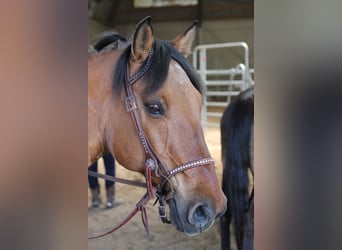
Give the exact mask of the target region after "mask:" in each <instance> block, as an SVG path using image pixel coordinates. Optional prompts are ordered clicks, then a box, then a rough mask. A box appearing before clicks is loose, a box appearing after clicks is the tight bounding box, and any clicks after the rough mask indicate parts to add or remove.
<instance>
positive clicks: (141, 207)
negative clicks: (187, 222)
mask: <svg viewBox="0 0 342 250" xmlns="http://www.w3.org/2000/svg"><path fill="white" fill-rule="evenodd" d="M152 56H153V48H151V50H150V51H149V54H148V57H147V59H146V60H145V62H144V64H143V66H142V67H141V68H140V70H139V71H138V72H137V73H135V74H134V75H133V76H132V77H131V78H130V77H129V65H128V64H127V74H126V77H125V83H124V85H125V91H126V95H127V97H126V100H125V102H126V109H127V112H130V113H131V116H132V120H133V123H134V125H135V128H136V131H137V134H138V136H139V140H140V143H141V145H142V148H143V151H144V159H145V160H144V167H145V170H144V171H145V180H146V183H142V182H136V181H130V180H125V179H121V178H116V177H112V176H108V175H103V174H99V173H96V172H93V171H90V170H88V175H91V176H94V177H99V178H104V179H107V180H111V181H115V182H120V183H124V184H128V185H133V186H138V187H146V193H145V195H144V196H143V197H142V198H141V199H140V201H139V202H138V203H137V204H136V207H135V209H134V210H133V211H132V212H131V213H130V214H129V215H128V216H127V217H126V218H125V219H124V220H123V221H122V222H120V223H118V224H117V225H115V226H113V227H112V228H111V229H110V230H108V231H106V232H103V233H99V234H97V235H91V236H90V235H88V239H95V238H99V237H102V236H105V235H107V234H110V233H112V232H114V231H115V230H117V229H119V228H120V227H122V226H123V225H124V224H126V223H127V222H128V221H129V220H130V219H132V218H133V217H134V216H135V215H136V213H137V212H138V211H141V218H142V222H143V224H144V227H145V230H146V232H147V233H148V234H149V233H150V230H149V224H148V219H147V214H146V208H145V206H146V205H147V203H148V202H149V201H150V200H151V199H153V198H154V197H156V201H155V203H154V205H155V204H156V203H157V201H159V216H160V219H161V220H162V222H163V223H167V224H170V223H171V221H170V220H169V219H168V218H167V215H166V209H165V203H166V201H167V200H169V199H171V198H172V196H173V193H174V189H173V187H172V184H171V181H170V178H171V177H173V176H175V175H176V174H178V173H180V172H183V171H185V170H188V169H191V168H195V167H199V166H203V165H208V164H213V163H214V159H212V158H210V157H207V158H202V159H198V160H194V161H191V162H188V163H185V164H183V165H180V166H178V167H176V168H175V169H172V170H168V169H167V168H165V166H163V164H162V163H161V161H160V159H159V158H158V156H157V154H156V153H155V152H154V150H153V148H152V146H151V144H150V142H149V140H148V138H147V137H146V135H145V132H144V129H143V127H142V125H141V122H140V119H139V114H138V112H137V109H138V104H137V101H136V97H135V95H134V92H133V87H132V86H133V84H134V83H136V82H137V81H138V80H139V79H140V78H141V77H143V76H144V75H145V73H146V72H147V71H148V70H149V68H150V66H151V63H152ZM172 58H173V59H174V60H176V58H174V57H172ZM176 61H177V60H176ZM153 175H154V176H153ZM152 176H153V177H157V178H161V181H160V182H159V183H158V184H157V185H153V182H152ZM167 183H168V184H169V185H170V191H169V192H168V193H166V194H165V193H164V191H163V189H164V186H165V185H166V184H167Z"/></svg>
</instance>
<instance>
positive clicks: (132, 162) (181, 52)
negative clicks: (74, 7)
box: [88, 18, 226, 235]
mask: <svg viewBox="0 0 342 250" xmlns="http://www.w3.org/2000/svg"><path fill="white" fill-rule="evenodd" d="M195 29H196V25H195V23H194V24H193V25H192V26H191V27H189V28H188V29H187V30H186V31H185V32H183V33H181V34H180V35H179V36H177V37H176V38H175V39H173V40H172V41H171V42H167V41H162V40H156V39H154V36H153V30H152V26H151V20H150V18H145V19H143V20H142V21H141V22H140V23H139V24H138V25H137V26H136V29H135V31H134V34H133V36H132V38H131V39H129V42H128V43H127V44H126V45H125V46H122V48H117V49H112V50H110V51H108V52H104V53H99V54H96V53H93V54H92V55H89V57H88V165H89V166H90V165H91V164H92V163H93V162H95V161H96V160H97V159H98V158H100V157H101V156H102V155H103V154H105V153H106V152H108V151H109V152H111V153H112V155H113V156H114V157H115V159H116V160H117V161H118V162H119V163H120V164H121V165H122V166H124V167H125V168H127V169H130V170H133V171H137V172H141V173H142V174H144V175H145V177H146V179H149V178H152V183H153V187H154V189H155V190H157V192H156V195H158V197H159V199H160V200H165V201H166V202H167V203H168V204H169V206H170V213H171V223H172V224H173V225H174V226H175V227H176V228H177V229H178V230H179V231H182V232H184V233H186V234H187V235H196V234H198V233H200V232H202V231H205V230H207V229H209V228H210V226H211V225H212V224H213V223H214V221H215V218H217V217H218V216H220V215H221V214H222V213H223V212H224V211H225V209H226V197H225V196H224V194H223V192H222V190H221V188H220V185H219V182H218V180H217V176H216V172H215V167H214V163H213V161H212V159H211V157H210V153H209V150H208V148H207V145H206V143H205V141H204V135H203V130H202V127H201V116H200V111H201V104H202V95H201V93H202V92H201V91H202V87H201V82H200V80H199V77H198V75H197V73H196V72H195V70H194V69H193V68H192V66H191V65H190V63H189V62H188V61H187V60H186V59H185V56H187V55H188V54H189V53H190V50H191V45H192V42H193V40H194V38H195ZM147 166H148V169H152V167H153V169H154V171H153V172H149V171H147ZM146 173H151V175H152V176H146Z"/></svg>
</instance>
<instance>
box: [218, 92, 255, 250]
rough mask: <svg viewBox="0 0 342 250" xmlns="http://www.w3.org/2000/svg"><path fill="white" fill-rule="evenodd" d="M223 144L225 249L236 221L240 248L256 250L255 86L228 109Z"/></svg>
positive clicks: (222, 220) (239, 96)
mask: <svg viewBox="0 0 342 250" xmlns="http://www.w3.org/2000/svg"><path fill="white" fill-rule="evenodd" d="M221 145H222V163H223V167H224V169H223V175H222V189H223V192H224V193H225V195H226V196H227V198H228V209H227V212H226V213H225V214H224V215H223V216H222V217H221V246H222V250H227V249H230V230H229V226H230V223H231V222H232V218H233V225H234V231H235V232H234V234H235V239H236V244H237V247H238V249H239V250H241V249H246V250H247V249H253V238H254V187H253V189H252V191H251V192H250V191H249V187H250V180H249V176H248V169H250V172H251V173H252V176H253V178H254V159H253V150H254V146H253V145H254V87H252V88H249V89H247V90H246V91H244V92H241V93H240V95H238V96H237V97H236V98H235V99H234V100H233V101H232V102H231V103H230V104H229V105H228V107H227V108H226V109H225V111H224V113H223V116H222V119H221ZM253 185H254V184H253Z"/></svg>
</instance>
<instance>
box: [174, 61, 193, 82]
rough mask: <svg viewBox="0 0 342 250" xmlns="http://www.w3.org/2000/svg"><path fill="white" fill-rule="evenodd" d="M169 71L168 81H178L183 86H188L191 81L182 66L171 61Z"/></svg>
mask: <svg viewBox="0 0 342 250" xmlns="http://www.w3.org/2000/svg"><path fill="white" fill-rule="evenodd" d="M169 72H170V73H171V74H169V78H170V81H172V82H173V84H174V83H178V84H180V85H181V86H183V87H187V86H188V87H189V86H190V85H191V81H190V79H189V77H188V75H187V74H186V72H185V71H184V69H183V68H182V66H180V65H179V64H178V63H177V62H176V61H174V60H172V61H171V63H170V70H169Z"/></svg>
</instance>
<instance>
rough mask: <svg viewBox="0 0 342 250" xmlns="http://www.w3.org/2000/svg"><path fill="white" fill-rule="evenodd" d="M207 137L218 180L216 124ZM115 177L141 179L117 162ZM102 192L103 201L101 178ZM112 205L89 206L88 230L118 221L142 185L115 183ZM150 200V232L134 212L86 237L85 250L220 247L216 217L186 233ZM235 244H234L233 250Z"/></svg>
mask: <svg viewBox="0 0 342 250" xmlns="http://www.w3.org/2000/svg"><path fill="white" fill-rule="evenodd" d="M205 136H206V141H207V144H208V147H209V150H210V152H211V155H212V157H213V158H214V159H215V162H216V163H215V166H216V171H217V175H218V179H219V181H220V182H221V177H222V163H221V145H220V131H219V128H207V129H206V130H205ZM116 166H117V167H116V173H117V177H121V178H129V179H134V180H141V181H143V180H144V179H143V178H142V177H141V176H140V175H139V174H135V173H132V172H130V171H128V170H126V169H124V168H123V167H121V166H120V165H118V164H117V165H116ZM99 171H100V172H102V173H103V171H104V170H103V163H102V161H101V160H100V163H99ZM100 185H101V188H102V189H101V190H102V192H101V196H102V200H103V201H105V193H104V192H103V191H104V182H103V181H102V180H100ZM115 189H116V195H115V198H116V200H115V207H114V208H112V209H105V208H104V204H102V205H101V206H100V207H99V208H89V209H88V232H89V233H97V232H103V231H104V230H105V229H108V228H110V227H111V226H112V225H114V224H116V223H117V222H119V221H120V220H121V219H122V218H124V217H125V216H126V215H127V214H128V213H129V212H130V211H132V210H133V208H134V206H135V204H136V202H137V201H138V200H139V199H140V198H141V197H142V195H143V194H144V193H145V190H144V189H143V188H138V187H131V186H127V185H123V184H119V183H117V184H116V186H115ZM90 197H91V196H90V192H88V200H89V201H88V207H90V199H91V198H90ZM152 205H153V202H152V201H151V202H150V203H149V205H148V206H147V215H148V219H149V223H150V227H151V235H147V233H146V232H145V229H144V226H143V225H142V222H141V217H140V214H137V215H136V216H135V217H134V218H133V219H132V220H131V221H130V222H129V223H128V224H126V225H125V226H123V227H122V228H121V229H119V230H118V231H116V232H114V233H112V234H110V235H107V236H105V237H102V238H99V239H94V240H88V250H95V249H96V250H154V249H163V250H173V249H175V250H176V249H177V250H179V249H182V250H191V249H194V250H219V249H221V243H220V227H219V220H216V222H215V224H214V225H213V226H212V227H211V228H210V229H209V230H208V231H206V232H204V233H202V234H200V235H198V236H194V237H188V236H186V235H184V234H183V233H181V232H179V231H177V230H176V229H174V228H173V227H172V226H170V225H166V224H163V223H162V222H161V221H160V219H159V217H158V207H153V206H152ZM235 249H236V248H235V247H233V250H235Z"/></svg>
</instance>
